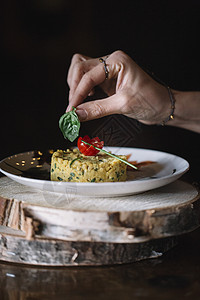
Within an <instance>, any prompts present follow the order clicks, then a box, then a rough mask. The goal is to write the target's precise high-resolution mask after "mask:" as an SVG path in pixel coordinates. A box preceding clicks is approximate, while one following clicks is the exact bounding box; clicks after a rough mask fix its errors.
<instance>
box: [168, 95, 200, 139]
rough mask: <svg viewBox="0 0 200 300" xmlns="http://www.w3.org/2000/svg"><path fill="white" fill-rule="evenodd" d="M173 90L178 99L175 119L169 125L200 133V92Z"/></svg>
mask: <svg viewBox="0 0 200 300" xmlns="http://www.w3.org/2000/svg"><path fill="white" fill-rule="evenodd" d="M172 92H173V95H174V98H175V100H176V103H175V111H174V119H173V120H170V121H169V122H168V123H167V125H171V126H177V127H181V128H185V129H188V130H192V131H195V132H198V133H200V92H182V91H176V90H172Z"/></svg>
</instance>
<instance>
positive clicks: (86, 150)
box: [77, 135, 104, 156]
mask: <svg viewBox="0 0 200 300" xmlns="http://www.w3.org/2000/svg"><path fill="white" fill-rule="evenodd" d="M82 140H83V141H85V142H87V143H89V144H91V146H90V145H86V144H84V143H83V142H82ZM92 145H93V146H95V147H98V148H100V149H102V148H103V145H104V142H103V141H100V139H99V138H98V137H95V138H93V139H90V137H89V136H88V135H85V136H84V137H83V138H82V137H79V139H78V143H77V146H78V149H79V151H80V152H81V153H82V154H84V155H86V156H93V155H96V154H97V153H98V152H99V150H97V149H95V148H94V147H93V146H92Z"/></svg>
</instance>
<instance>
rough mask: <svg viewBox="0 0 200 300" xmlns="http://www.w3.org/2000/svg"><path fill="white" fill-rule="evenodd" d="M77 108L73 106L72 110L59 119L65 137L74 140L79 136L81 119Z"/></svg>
mask: <svg viewBox="0 0 200 300" xmlns="http://www.w3.org/2000/svg"><path fill="white" fill-rule="evenodd" d="M75 110H76V108H75V107H73V109H72V111H69V112H67V113H65V114H64V115H62V116H61V117H60V120H59V127H60V130H61V131H62V134H63V136H64V138H65V139H68V140H70V142H73V141H74V140H75V139H76V138H77V137H78V136H79V130H80V121H79V118H78V116H77V114H76V112H75Z"/></svg>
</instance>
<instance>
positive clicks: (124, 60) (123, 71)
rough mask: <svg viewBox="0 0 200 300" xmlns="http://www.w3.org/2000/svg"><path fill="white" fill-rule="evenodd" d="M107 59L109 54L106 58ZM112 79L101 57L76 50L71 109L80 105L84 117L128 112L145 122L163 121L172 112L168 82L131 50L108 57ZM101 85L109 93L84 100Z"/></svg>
mask: <svg viewBox="0 0 200 300" xmlns="http://www.w3.org/2000/svg"><path fill="white" fill-rule="evenodd" d="M104 60H105V58H104ZM106 67H107V69H108V72H109V74H108V79H106V74H105V69H104V65H103V64H102V63H100V61H99V58H90V57H87V56H84V55H81V54H75V55H74V56H73V58H72V62H71V66H70V68H69V72H68V77H67V82H68V84H69V87H70V93H69V105H68V107H67V111H70V110H71V109H72V106H74V107H76V113H77V114H78V116H79V119H80V121H87V120H91V119H96V118H101V117H103V116H107V115H111V114H124V115H126V116H128V117H131V118H134V119H137V120H139V121H140V122H143V123H145V124H158V123H161V122H162V121H163V120H164V119H166V117H167V116H168V115H169V114H170V100H169V94H168V91H167V89H166V87H165V86H163V85H161V84H159V83H158V82H156V81H155V80H153V79H152V78H151V77H150V76H149V75H148V74H147V73H146V72H144V71H143V70H142V69H141V68H140V67H139V66H138V65H137V64H136V63H135V62H134V61H133V60H132V59H131V58H130V57H129V56H128V55H127V54H125V53H124V52H122V51H115V52H113V53H112V54H111V55H109V56H108V58H106ZM98 85H99V86H100V87H101V88H102V90H103V91H104V92H105V93H106V94H107V95H108V97H106V98H104V99H101V100H94V101H90V102H85V103H83V101H84V99H85V98H86V97H87V96H90V95H92V94H93V93H94V88H95V86H98Z"/></svg>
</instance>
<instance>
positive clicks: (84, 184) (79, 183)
mask: <svg viewBox="0 0 200 300" xmlns="http://www.w3.org/2000/svg"><path fill="white" fill-rule="evenodd" d="M74 148H75V147H74ZM106 148H107V149H110V150H112V149H113V150H114V149H119V148H121V149H125V150H129V149H130V150H135V151H138V152H139V151H141V150H142V151H144V152H154V153H155V152H156V153H160V154H166V155H168V156H171V157H175V158H178V159H180V160H182V161H183V162H185V163H186V165H187V167H185V168H184V169H180V170H178V171H177V172H175V173H174V174H169V175H166V176H162V177H159V178H151V179H142V180H137V179H136V180H130V181H123V182H59V181H53V183H54V184H56V185H61V184H62V185H71V186H72V185H76V186H77V185H78V186H79V185H80V186H88V185H89V186H91V184H92V186H95V185H96V186H99V185H123V184H124V182H126V184H128V185H130V184H133V182H141V181H142V182H143V183H144V184H145V183H146V182H149V181H160V180H163V179H167V178H175V177H177V176H179V177H180V176H182V175H183V174H184V173H186V172H187V171H188V170H189V168H190V164H189V162H188V161H187V160H186V159H185V158H183V157H181V156H178V155H176V154H172V153H169V152H164V151H160V150H154V149H147V148H134V147H121V146H119V147H116V146H105V149H106ZM49 150H50V149H49ZM49 150H45V151H49ZM38 151H40V152H42V150H29V151H24V152H21V153H17V154H12V155H10V156H8V157H6V158H4V159H2V160H1V161H0V172H2V173H3V174H4V175H6V176H7V177H10V175H11V176H12V177H13V176H14V177H15V178H22V180H23V181H32V182H38V183H39V182H41V181H42V182H52V181H51V180H46V179H36V178H28V177H23V176H19V175H16V174H13V173H10V172H7V171H5V170H3V169H2V168H1V164H2V163H3V162H5V160H7V159H9V158H12V157H14V156H22V155H24V154H26V153H33V152H38Z"/></svg>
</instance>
